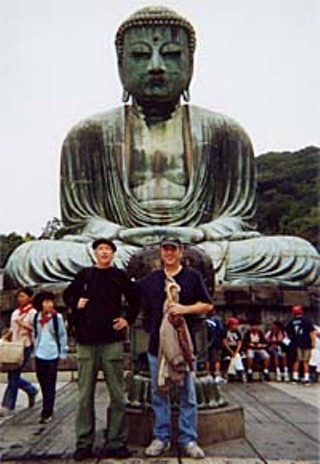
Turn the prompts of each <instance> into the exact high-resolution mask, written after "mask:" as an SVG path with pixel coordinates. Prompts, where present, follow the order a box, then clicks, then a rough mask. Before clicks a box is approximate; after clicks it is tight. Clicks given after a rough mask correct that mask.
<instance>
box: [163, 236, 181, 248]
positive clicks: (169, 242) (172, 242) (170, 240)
mask: <svg viewBox="0 0 320 464" xmlns="http://www.w3.org/2000/svg"><path fill="white" fill-rule="evenodd" d="M160 246H161V247H164V246H173V247H176V248H181V247H182V242H181V240H180V239H179V238H177V237H164V238H163V239H162V240H161V242H160Z"/></svg>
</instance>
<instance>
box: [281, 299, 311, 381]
mask: <svg viewBox="0 0 320 464" xmlns="http://www.w3.org/2000/svg"><path fill="white" fill-rule="evenodd" d="M291 312H292V315H293V318H292V319H291V320H290V321H289V323H288V325H287V327H286V331H287V333H288V336H289V338H290V339H291V344H292V347H293V348H294V349H295V350H296V357H295V361H294V363H293V366H292V381H293V382H294V383H296V382H299V368H300V363H301V364H302V370H303V378H302V383H303V384H305V385H309V384H310V376H309V361H310V357H311V350H312V348H314V347H315V346H316V337H315V333H316V332H315V327H314V325H313V323H312V322H311V320H310V319H308V318H307V317H305V316H304V311H303V308H302V307H301V306H293V307H292V310H291Z"/></svg>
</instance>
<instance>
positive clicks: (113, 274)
mask: <svg viewBox="0 0 320 464" xmlns="http://www.w3.org/2000/svg"><path fill="white" fill-rule="evenodd" d="M63 297H64V301H65V303H66V304H67V305H68V306H70V307H71V308H72V313H73V321H74V326H75V335H76V339H77V341H78V342H79V343H81V344H83V345H99V344H104V343H113V342H116V341H120V340H123V330H120V331H118V330H114V329H113V325H114V322H113V321H114V319H116V318H118V317H124V318H125V319H126V320H127V321H128V323H129V324H132V323H133V322H134V321H135V319H136V317H137V315H138V312H139V290H138V287H137V285H136V284H135V283H134V282H132V281H131V280H130V279H129V277H128V276H127V274H126V273H125V272H124V271H123V270H122V269H117V268H115V267H109V268H106V269H104V268H98V267H95V266H92V267H90V268H85V269H82V270H81V271H80V272H79V273H78V274H77V275H76V277H75V279H74V281H73V282H72V283H71V284H70V285H69V287H67V288H66V290H65V291H64V295H63ZM81 297H82V298H88V299H89V301H88V303H87V304H86V306H85V308H83V309H78V308H77V304H78V301H79V298H81ZM124 299H125V301H126V304H125V305H124Z"/></svg>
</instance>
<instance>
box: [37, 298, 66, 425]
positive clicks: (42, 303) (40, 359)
mask: <svg viewBox="0 0 320 464" xmlns="http://www.w3.org/2000/svg"><path fill="white" fill-rule="evenodd" d="M33 304H34V307H35V308H36V310H37V311H38V313H37V315H36V316H35V318H34V333H35V350H34V352H35V365H36V375H37V379H38V382H39V384H40V388H41V392H42V411H41V417H40V424H47V423H48V422H51V420H52V415H53V409H54V401H55V394H56V383H57V372H58V362H59V358H61V359H65V358H66V357H67V349H68V347H67V333H66V329H65V325H64V321H63V317H62V315H61V314H59V313H57V311H56V310H55V309H54V294H53V293H51V292H46V291H44V292H40V293H38V294H37V295H36V296H35V297H34V300H33Z"/></svg>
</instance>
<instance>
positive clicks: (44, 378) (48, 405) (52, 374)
mask: <svg viewBox="0 0 320 464" xmlns="http://www.w3.org/2000/svg"><path fill="white" fill-rule="evenodd" d="M35 361H36V374H37V379H38V382H39V384H40V388H41V392H42V411H41V417H43V418H45V419H46V418H48V417H50V416H52V414H53V408H54V400H55V396H56V383H57V372H58V361H59V358H57V359H50V360H47V359H39V358H35Z"/></svg>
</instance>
